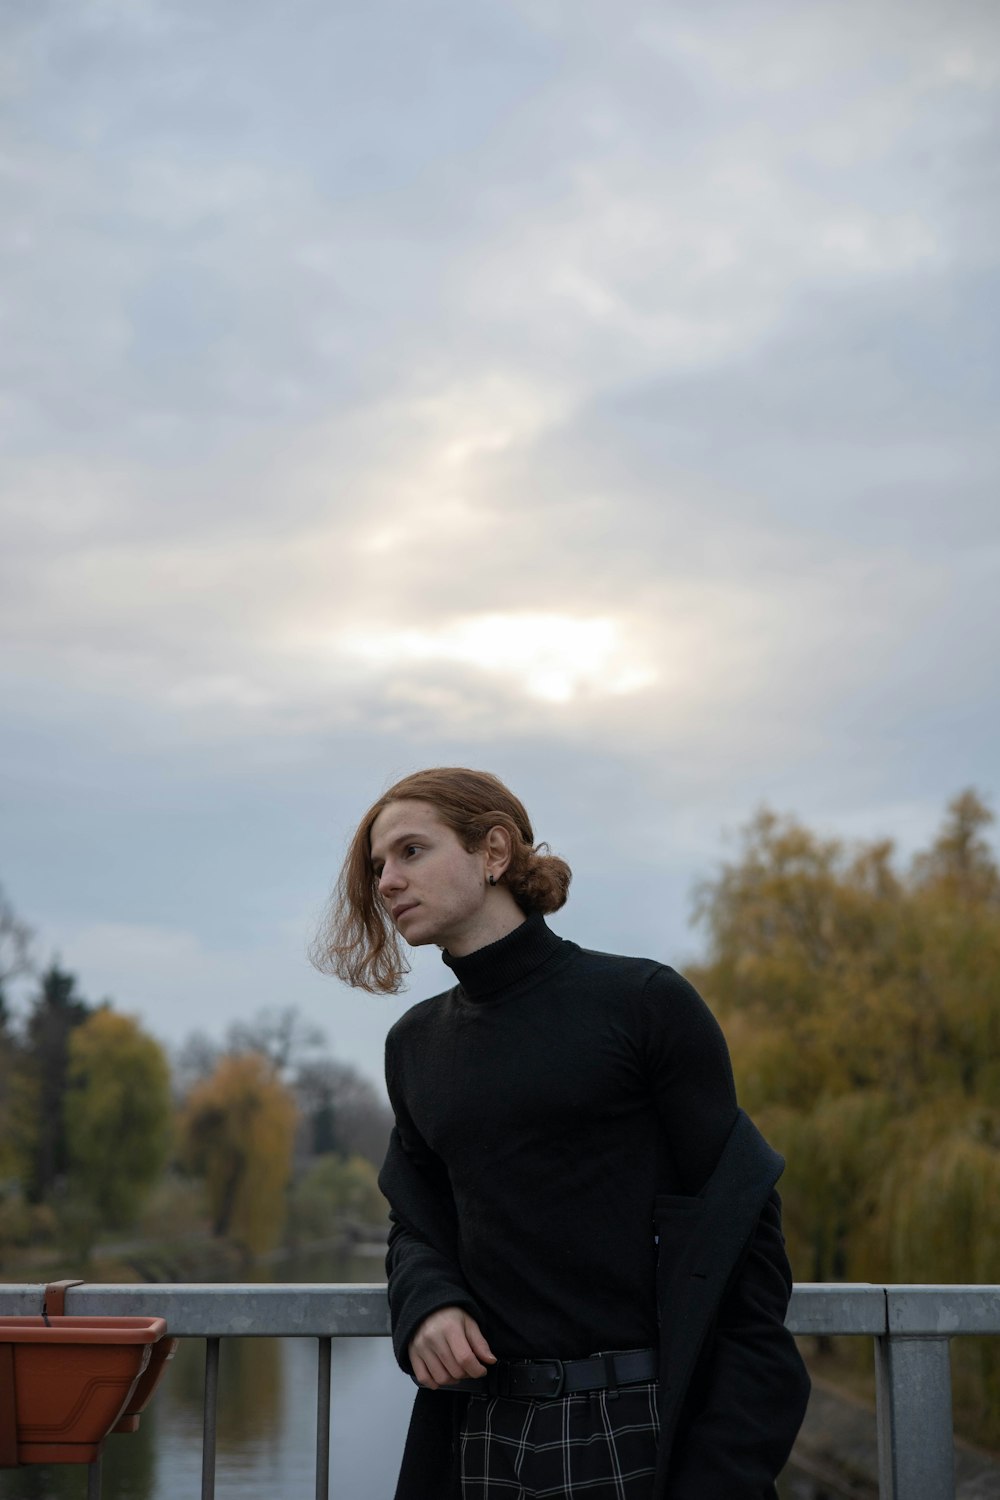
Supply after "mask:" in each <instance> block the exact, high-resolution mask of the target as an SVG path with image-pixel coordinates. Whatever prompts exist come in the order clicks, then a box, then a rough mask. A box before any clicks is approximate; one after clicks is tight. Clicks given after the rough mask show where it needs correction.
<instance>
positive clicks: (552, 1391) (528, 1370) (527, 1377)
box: [518, 1359, 566, 1400]
mask: <svg viewBox="0 0 1000 1500" xmlns="http://www.w3.org/2000/svg"><path fill="white" fill-rule="evenodd" d="M518 1373H519V1375H520V1380H519V1381H518V1384H520V1385H522V1386H523V1388H524V1393H525V1395H527V1396H540V1397H544V1398H545V1399H547V1400H552V1399H554V1398H555V1397H556V1396H561V1395H562V1393H563V1387H564V1385H565V1384H566V1370H565V1367H564V1365H563V1362H562V1360H561V1359H532V1360H527V1361H526V1362H525V1363H524V1364H523V1365H522V1367H521V1369H520V1371H519V1372H518Z"/></svg>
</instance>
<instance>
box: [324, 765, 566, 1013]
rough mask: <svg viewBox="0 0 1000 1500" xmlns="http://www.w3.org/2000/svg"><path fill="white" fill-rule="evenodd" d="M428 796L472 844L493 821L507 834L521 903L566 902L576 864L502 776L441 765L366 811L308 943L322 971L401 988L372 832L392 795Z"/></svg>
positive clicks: (401, 968)
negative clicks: (541, 834) (546, 837)
mask: <svg viewBox="0 0 1000 1500" xmlns="http://www.w3.org/2000/svg"><path fill="white" fill-rule="evenodd" d="M404 799H407V800H408V799H412V800H414V801H418V802H427V803H429V804H430V806H431V807H433V808H434V811H435V812H436V813H437V815H438V817H439V818H440V819H441V821H442V822H443V823H446V824H447V825H448V827H449V828H451V829H452V830H453V831H454V832H455V833H456V834H457V835H458V837H459V839H460V840H461V841H462V844H463V846H464V847H465V848H466V849H468V850H469V851H470V852H471V851H472V850H474V849H478V848H479V847H480V845H481V844H482V842H483V840H484V839H485V838H486V835H487V834H488V833H489V831H490V829H491V828H504V829H506V831H507V833H508V834H509V835H510V844H511V854H510V864H509V865H508V867H507V869H506V870H505V871H504V873H503V875H502V876H501V877H500V879H501V881H502V882H503V883H504V884H506V886H507V887H508V889H509V890H510V893H511V895H512V896H513V897H514V900H515V901H516V902H517V904H518V906H520V907H521V909H522V911H524V912H530V911H538V912H543V913H545V912H553V911H558V910H559V908H560V907H561V906H563V905H564V904H565V901H566V894H567V892H568V890H569V883H570V880H571V878H572V871H571V870H570V867H569V865H568V864H567V863H566V861H565V860H564V859H560V858H559V857H558V856H557V855H554V854H550V853H549V848H548V845H547V844H536V843H535V835H534V832H533V831H532V827H531V823H530V821H529V818H528V814H527V813H526V812H525V809H524V805H523V804H522V803H521V802H519V801H518V799H517V798H516V797H515V796H514V794H513V792H511V791H510V790H509V789H508V788H507V787H505V786H504V784H503V782H502V781H500V780H499V779H498V778H497V777H496V776H491V775H490V773H489V772H488V771H470V770H467V769H466V768H465V767H464V766H438V767H435V768H434V769H432V770H429V771H415V772H413V774H412V775H410V776H404V777H403V779H402V781H397V782H396V783H395V785H394V786H391V787H390V788H389V790H388V791H387V792H383V794H382V796H381V797H380V798H379V799H378V801H377V802H375V803H373V804H372V806H371V807H370V808H369V809H368V811H367V812H366V813H365V815H364V817H363V818H362V819H361V822H360V823H359V824H358V827H357V831H356V832H355V834H354V837H353V838H352V840H351V844H350V847H349V849H348V851H347V857H346V859H345V860H344V863H343V866H342V868H341V871H340V875H339V877H338V880H337V884H336V887H335V888H334V892H333V896H332V898H331V900H330V904H329V907H328V909H327V912H326V914H325V916H324V918H323V920H322V922H321V924H320V927H319V929H318V931H317V933H316V937H315V938H314V940H313V942H312V944H311V946H310V950H309V957H310V959H311V960H312V962H313V964H314V965H315V966H316V968H317V969H319V970H320V971H321V972H322V973H324V974H334V975H336V977H337V978H338V979H342V980H344V981H346V983H347V984H350V985H354V986H355V987H357V988H358V989H363V990H368V991H369V993H371V994H373V995H374V994H384V995H394V994H398V993H399V991H400V990H401V989H402V988H403V976H404V974H406V973H407V972H408V971H409V964H408V963H407V962H406V959H405V958H404V957H403V953H402V950H401V948H400V945H399V936H398V934H397V932H396V928H395V926H394V925H393V922H392V918H391V917H390V916H389V914H388V912H387V911H386V909H385V905H384V903H383V901H382V898H381V897H380V895H379V892H378V881H377V880H376V878H375V872H374V870H373V868H372V857H371V832H372V825H373V824H374V822H375V819H376V818H377V817H378V815H379V813H380V812H381V811H382V809H383V808H384V807H387V806H388V805H389V803H390V802H402V801H403V800H404Z"/></svg>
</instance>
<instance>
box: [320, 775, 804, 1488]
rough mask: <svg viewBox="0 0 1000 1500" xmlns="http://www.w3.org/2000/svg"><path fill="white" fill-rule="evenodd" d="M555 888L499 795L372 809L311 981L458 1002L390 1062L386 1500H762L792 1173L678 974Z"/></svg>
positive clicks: (553, 864) (412, 1025)
mask: <svg viewBox="0 0 1000 1500" xmlns="http://www.w3.org/2000/svg"><path fill="white" fill-rule="evenodd" d="M569 881H570V871H569V867H568V866H567V865H566V864H565V862H564V861H562V860H561V859H558V858H556V857H555V856H553V855H551V854H550V853H548V851H547V848H546V846H545V845H539V846H537V847H536V846H535V844H534V834H533V832H532V828H531V824H530V822H529V820H528V817H527V814H526V812H525V810H524V808H523V806H522V805H521V803H520V802H519V801H518V800H517V798H516V797H514V796H513V794H512V793H511V792H510V791H509V790H508V789H507V788H506V787H505V786H504V785H503V784H502V783H501V782H500V781H498V780H497V779H496V778H495V777H493V776H489V775H487V774H486V773H483V772H477V771H468V770H464V769H460V768H443V769H437V770H431V771H422V772H417V773H415V774H414V775H412V776H408V777H406V778H405V779H404V780H403V781H401V782H398V783H397V784H396V785H395V786H393V787H391V788H390V790H389V791H388V792H386V793H385V795H384V796H382V797H381V798H379V800H378V801H377V802H376V803H375V804H374V806H373V807H372V808H370V809H369V811H368V813H367V814H366V816H365V818H364V819H362V822H361V824H360V826H359V828H358V830H357V833H356V835H355V837H354V841H353V843H352V846H351V849H350V852H349V854H348V857H347V860H346V862H345V865H344V868H343V870H342V872H341V877H340V883H339V886H338V893H337V898H336V901H335V903H334V906H333V909H332V912H331V917H330V921H329V925H328V928H327V931H326V933H325V935H324V937H323V938H322V939H321V941H320V943H319V945H318V947H319V954H318V957H317V961H318V962H319V963H320V965H321V967H325V968H327V969H329V970H331V971H333V972H335V973H337V974H339V975H340V976H341V977H342V978H345V979H347V980H348V981H349V982H351V983H353V984H358V985H361V986H362V987H364V988H366V989H369V990H371V991H381V992H390V991H395V990H398V989H399V988H400V985H401V980H402V974H403V972H404V969H405V965H404V961H403V959H402V956H401V954H400V950H399V945H398V937H402V938H403V939H405V941H406V942H407V943H408V944H410V945H411V946H413V947H418V946H423V945H425V944H429V943H434V944H436V945H438V946H439V947H440V948H442V949H443V953H442V957H443V959H444V962H445V963H446V964H447V965H448V966H449V967H450V968H451V969H452V970H453V972H454V975H455V979H456V980H457V983H456V984H455V985H453V986H452V987H451V988H449V989H448V990H446V991H444V992H443V993H442V994H440V995H436V996H434V997H433V998H432V999H430V1000H425V1001H423V1002H421V1003H420V1004H418V1005H415V1006H413V1007H412V1008H411V1009H410V1010H409V1011H407V1012H406V1014H405V1015H404V1016H403V1017H402V1018H401V1019H400V1021H398V1022H397V1024H396V1025H395V1026H394V1027H393V1028H392V1030H391V1031H390V1033H389V1036H388V1038H387V1042H386V1078H387V1083H388V1088H389V1095H390V1099H391V1102H392V1106H393V1109H394V1112H395V1118H396V1127H395V1130H394V1131H393V1135H392V1140H391V1143H390V1147H389V1151H388V1154H387V1157H386V1161H385V1165H384V1167H383V1170H382V1174H381V1177H380V1182H381V1185H382V1189H383V1191H384V1193H385V1195H386V1197H387V1198H388V1200H389V1203H390V1207H391V1219H392V1228H391V1231H390V1236H389V1255H388V1261H387V1267H388V1274H389V1301H390V1309H391V1315H392V1327H393V1340H394V1347H395V1351H396V1355H397V1359H398V1360H399V1363H400V1365H401V1366H402V1368H403V1369H404V1370H405V1371H407V1372H408V1373H410V1374H412V1376H413V1378H414V1379H415V1380H416V1381H417V1383H418V1385H419V1386H420V1387H421V1389H420V1391H419V1392H418V1394H417V1399H416V1403H415V1406H414V1414H413V1419H412V1421H411V1424H410V1431H409V1434H408V1438H407V1445H406V1451H405V1453H404V1458H403V1466H402V1471H401V1474H400V1479H399V1486H398V1488H397V1492H396V1493H397V1500H451V1497H455V1500H458V1497H461V1500H527V1497H528V1496H542V1495H544V1496H547V1497H550V1500H563V1497H566V1500H568V1497H575V1496H581V1497H582V1496H585V1497H586V1500H654V1497H655V1500H771V1497H773V1496H774V1495H775V1490H774V1479H775V1476H776V1475H777V1473H778V1472H779V1471H780V1469H781V1468H782V1467H783V1466H784V1463H785V1461H786V1459H787V1456H788V1453H789V1450H790V1448H791V1445H792V1442H793V1440H794V1437H795V1434H796V1432H797V1430H798V1427H799V1424H800V1422H801V1419H802V1415H803V1413H804V1410H805V1403H806V1400H807V1397H808V1390H809V1383H808V1378H807V1376H806V1374H805V1370H804V1367H803V1365H802V1362H801V1359H800V1358H799V1355H798V1352H797V1350H796V1348H795V1345H794V1342H793V1341H792V1339H791V1337H790V1336H789V1335H788V1333H787V1332H786V1330H785V1328H784V1316H785V1311H786V1308H787V1303H788V1296H789V1291H790V1288H791V1275H790V1272H789V1269H788V1263H787V1260H786V1257H785V1252H784V1242H783V1239H782V1235H781V1225H780V1205H779V1200H778V1198H777V1194H776V1193H775V1192H774V1184H775V1181H776V1180H777V1177H778V1176H779V1174H780V1172H781V1169H782V1167H783V1162H782V1161H781V1158H780V1157H778V1156H777V1155H776V1153H774V1152H773V1151H772V1150H771V1149H770V1147H769V1146H768V1145H767V1143H766V1142H765V1141H764V1140H763V1138H762V1137H761V1136H760V1135H759V1133H758V1132H757V1131H756V1129H755V1127H754V1126H753V1125H752V1123H751V1122H750V1120H749V1119H748V1118H747V1116H746V1115H745V1114H743V1112H742V1111H741V1110H739V1108H738V1106H737V1103H736V1096H735V1089H734V1086H733V1079H732V1071H731V1068H730V1063H729V1056H728V1052H727V1049H726V1045H725V1041H724V1040H723V1037H722V1033H721V1031H720V1029H719V1027H718V1025H717V1023H716V1022H715V1020H714V1018H713V1017H712V1015H711V1013H710V1011H709V1010H708V1008H707V1006H706V1005H705V1004H704V1002H703V1001H702V1000H701V999H700V997H699V996H698V995H697V993H696V992H695V991H694V989H692V987H691V986H690V985H689V984H688V983H687V982H686V981H685V980H684V979H682V978H681V976H680V975H679V974H677V973H675V971H674V970H672V969H670V968H668V967H666V966H665V965H663V964H660V963H657V962H655V961H653V960H647V959H633V958H622V957H617V956H615V955H610V954H602V953H596V952H590V951H588V950H585V949H582V948H580V947H578V946H577V945H576V944H575V943H571V942H567V941H564V940H563V939H561V938H559V937H557V936H556V935H555V934H554V933H553V932H551V930H550V929H549V928H548V927H547V925H546V923H545V920H544V915H545V914H546V913H548V912H551V911H554V910H557V909H558V908H559V907H561V906H562V905H563V903H564V901H565V899H566V893H567V889H568V886H569Z"/></svg>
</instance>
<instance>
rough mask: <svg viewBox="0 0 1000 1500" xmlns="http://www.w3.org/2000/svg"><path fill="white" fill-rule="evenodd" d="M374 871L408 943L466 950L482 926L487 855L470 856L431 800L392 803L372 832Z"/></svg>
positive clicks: (385, 901) (399, 930)
mask: <svg viewBox="0 0 1000 1500" xmlns="http://www.w3.org/2000/svg"><path fill="white" fill-rule="evenodd" d="M370 847H371V857H372V869H373V871H374V873H375V876H376V879H377V881H378V890H379V895H380V896H381V898H382V900H383V902H384V903H385V907H386V910H387V911H388V912H389V914H390V916H391V917H392V920H393V922H394V923H395V926H396V929H397V931H398V932H399V933H400V934H401V935H402V936H403V937H404V938H405V939H406V941H407V942H408V943H410V944H412V945H413V946H414V947H419V946H420V945H421V944H424V943H437V944H438V945H439V946H440V947H442V948H447V949H448V950H449V951H450V952H452V953H464V952H470V951H471V950H472V948H474V947H476V946H478V942H477V935H478V933H479V932H480V930H481V929H482V928H483V927H484V925H485V922H486V903H487V892H488V890H489V887H488V885H487V880H486V877H487V852H486V850H485V849H481V850H476V851H475V852H473V853H471V854H470V853H469V851H468V850H467V849H465V848H464V846H463V845H462V843H461V841H460V839H459V838H458V836H457V834H455V833H454V831H453V830H452V829H451V828H449V827H448V825H447V823H444V822H442V820H441V819H440V818H439V817H438V814H437V813H436V812H435V810H434V808H433V807H432V806H431V805H430V803H429V802H418V801H414V800H409V799H407V800H405V801H400V802H390V803H389V804H388V805H387V806H386V807H384V808H383V809H382V811H381V812H380V813H379V815H378V817H377V818H376V819H375V822H374V823H373V824H372V831H371V840H370Z"/></svg>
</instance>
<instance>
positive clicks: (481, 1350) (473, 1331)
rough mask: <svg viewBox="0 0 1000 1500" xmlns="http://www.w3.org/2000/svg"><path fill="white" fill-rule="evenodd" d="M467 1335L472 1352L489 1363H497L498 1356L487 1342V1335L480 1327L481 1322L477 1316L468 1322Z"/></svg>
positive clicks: (466, 1326)
mask: <svg viewBox="0 0 1000 1500" xmlns="http://www.w3.org/2000/svg"><path fill="white" fill-rule="evenodd" d="M465 1335H466V1338H467V1339H468V1340H469V1347H470V1348H471V1349H472V1352H473V1354H474V1355H475V1356H476V1358H477V1359H480V1360H482V1362H483V1363H484V1364H487V1365H495V1364H496V1361H497V1357H496V1355H495V1354H494V1353H493V1350H492V1349H491V1348H490V1346H489V1344H488V1343H487V1342H486V1336H485V1334H484V1333H483V1331H482V1329H481V1328H480V1326H479V1324H478V1323H477V1322H476V1320H475V1318H469V1320H468V1322H467V1323H466V1325H465Z"/></svg>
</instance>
